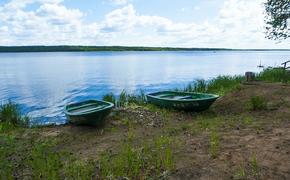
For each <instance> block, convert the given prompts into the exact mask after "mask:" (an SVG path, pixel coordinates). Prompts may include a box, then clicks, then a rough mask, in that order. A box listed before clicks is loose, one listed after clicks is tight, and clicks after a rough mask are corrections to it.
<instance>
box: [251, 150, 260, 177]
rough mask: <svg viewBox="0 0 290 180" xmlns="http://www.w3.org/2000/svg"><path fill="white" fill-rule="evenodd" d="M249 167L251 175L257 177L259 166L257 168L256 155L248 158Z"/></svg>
mask: <svg viewBox="0 0 290 180" xmlns="http://www.w3.org/2000/svg"><path fill="white" fill-rule="evenodd" d="M250 167H251V170H252V174H253V175H254V176H255V177H256V176H258V173H259V166H258V162H257V157H256V155H255V154H254V155H252V156H251V158H250Z"/></svg>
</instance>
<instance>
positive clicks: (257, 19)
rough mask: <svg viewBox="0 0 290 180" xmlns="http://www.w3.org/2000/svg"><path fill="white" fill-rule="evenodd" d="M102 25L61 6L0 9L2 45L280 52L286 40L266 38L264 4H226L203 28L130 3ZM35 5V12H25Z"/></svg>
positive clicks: (16, 1)
mask: <svg viewBox="0 0 290 180" xmlns="http://www.w3.org/2000/svg"><path fill="white" fill-rule="evenodd" d="M114 2H115V3H117V4H122V6H118V8H116V9H114V10H112V11H111V12H108V13H107V14H105V15H104V18H103V19H102V20H100V21H94V22H89V23H88V22H87V21H85V19H86V13H85V12H82V11H81V10H79V9H76V8H68V7H66V6H65V5H64V4H63V0H25V1H23V0H12V1H10V2H9V3H6V4H4V5H3V6H0V19H1V21H0V45H36V44H42V45H55V44H57V45H60V44H68V45H69V44H75V45H82V44H83V45H131V46H179V47H181V46H183V47H227V48H273V47H277V48H281V47H287V43H288V45H289V40H287V41H285V42H283V43H280V44H278V45H277V44H274V43H275V42H273V41H270V40H267V39H265V38H264V36H265V35H264V33H263V31H264V28H263V26H264V22H263V5H262V3H263V0H224V4H223V6H222V8H221V9H220V11H219V14H218V15H217V16H216V18H214V19H210V20H208V21H204V22H202V23H195V22H189V23H185V22H175V21H173V20H171V19H169V18H166V17H162V16H157V15H154V16H153V15H146V14H139V13H138V12H137V11H136V9H135V7H134V5H133V4H129V3H128V1H124V0H121V1H118V2H117V1H114ZM35 3H37V5H38V6H37V8H36V9H34V10H27V8H26V7H27V6H29V5H31V4H35Z"/></svg>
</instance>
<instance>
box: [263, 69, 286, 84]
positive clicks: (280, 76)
mask: <svg viewBox="0 0 290 180" xmlns="http://www.w3.org/2000/svg"><path fill="white" fill-rule="evenodd" d="M257 79H258V80H262V81H267V82H282V83H290V73H289V72H287V71H285V70H284V69H283V68H267V69H265V70H263V71H262V72H261V73H259V74H258V75H257Z"/></svg>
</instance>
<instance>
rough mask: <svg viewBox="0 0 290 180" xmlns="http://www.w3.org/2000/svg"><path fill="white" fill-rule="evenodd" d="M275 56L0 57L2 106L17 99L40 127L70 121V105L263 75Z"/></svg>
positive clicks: (279, 58)
mask: <svg viewBox="0 0 290 180" xmlns="http://www.w3.org/2000/svg"><path fill="white" fill-rule="evenodd" d="M288 59H290V51H275V52H255V51H251V52H238V51H235V52H232V51H221V52H213V51H203V52H199V51H194V52H68V53H64V52H59V53H2V54H0V102H2V103H3V102H6V101H7V100H12V101H13V102H17V103H19V104H20V106H21V108H22V110H23V112H24V113H28V115H29V116H30V117H32V123H36V124H50V123H55V124H62V123H65V122H66V118H65V116H64V114H63V108H64V105H65V104H66V103H70V102H76V101H81V100H85V99H92V98H101V97H102V96H103V95H104V94H106V93H108V92H113V93H115V94H118V93H120V92H121V91H122V90H123V89H125V90H127V91H129V92H136V91H138V90H139V89H144V90H145V91H146V92H152V91H157V90H161V89H162V90H163V89H172V88H182V87H184V86H186V85H187V84H188V83H189V82H192V81H193V80H194V79H197V78H205V79H210V78H213V77H216V76H218V75H235V74H244V72H245V71H255V72H257V71H259V69H258V68H257V65H258V64H259V63H260V61H261V62H262V64H264V65H267V66H275V65H280V64H281V63H282V62H283V61H286V60H288Z"/></svg>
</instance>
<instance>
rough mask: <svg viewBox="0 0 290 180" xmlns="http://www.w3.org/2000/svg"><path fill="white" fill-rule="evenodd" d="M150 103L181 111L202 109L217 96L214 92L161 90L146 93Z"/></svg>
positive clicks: (207, 106)
mask: <svg viewBox="0 0 290 180" xmlns="http://www.w3.org/2000/svg"><path fill="white" fill-rule="evenodd" d="M146 97H147V101H148V102H149V103H151V104H154V105H157V106H160V107H164V108H172V109H177V110H183V111H204V110H206V109H208V108H209V107H210V106H211V105H212V103H213V102H214V101H215V100H216V99H217V98H218V97H219V96H218V95H214V94H206V93H191V92H176V91H161V92H156V93H151V94H148V95H146Z"/></svg>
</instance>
